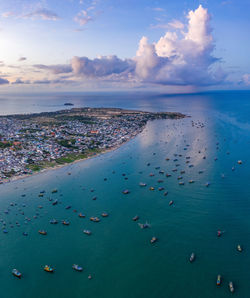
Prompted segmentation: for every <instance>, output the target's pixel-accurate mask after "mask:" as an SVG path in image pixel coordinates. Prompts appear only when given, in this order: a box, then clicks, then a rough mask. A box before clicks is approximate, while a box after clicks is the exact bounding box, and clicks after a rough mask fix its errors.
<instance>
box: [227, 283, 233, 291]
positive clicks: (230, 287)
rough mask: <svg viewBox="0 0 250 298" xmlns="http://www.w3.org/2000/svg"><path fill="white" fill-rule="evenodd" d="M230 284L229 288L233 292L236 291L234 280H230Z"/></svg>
mask: <svg viewBox="0 0 250 298" xmlns="http://www.w3.org/2000/svg"><path fill="white" fill-rule="evenodd" d="M228 286H229V290H230V292H231V293H233V292H234V285H233V282H232V281H230V282H229V284H228Z"/></svg>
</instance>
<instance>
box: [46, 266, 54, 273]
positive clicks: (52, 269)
mask: <svg viewBox="0 0 250 298" xmlns="http://www.w3.org/2000/svg"><path fill="white" fill-rule="evenodd" d="M43 270H44V271H46V272H49V273H53V272H54V270H55V269H54V268H53V267H51V266H49V265H45V266H44V267H43Z"/></svg>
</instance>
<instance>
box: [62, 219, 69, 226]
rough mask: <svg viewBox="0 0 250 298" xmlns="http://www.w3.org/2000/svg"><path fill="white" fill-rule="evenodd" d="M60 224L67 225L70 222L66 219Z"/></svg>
mask: <svg viewBox="0 0 250 298" xmlns="http://www.w3.org/2000/svg"><path fill="white" fill-rule="evenodd" d="M62 224H63V225H65V226H69V224H70V223H69V221H67V220H62Z"/></svg>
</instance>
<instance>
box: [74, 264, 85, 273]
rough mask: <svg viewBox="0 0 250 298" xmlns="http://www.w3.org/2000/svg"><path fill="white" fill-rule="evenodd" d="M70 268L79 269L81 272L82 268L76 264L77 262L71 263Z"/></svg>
mask: <svg viewBox="0 0 250 298" xmlns="http://www.w3.org/2000/svg"><path fill="white" fill-rule="evenodd" d="M72 268H73V269H74V270H76V271H79V272H81V271H82V270H83V268H82V267H81V266H79V265H77V264H73V265H72Z"/></svg>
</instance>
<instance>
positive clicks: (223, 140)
mask: <svg viewBox="0 0 250 298" xmlns="http://www.w3.org/2000/svg"><path fill="white" fill-rule="evenodd" d="M69 101H70V102H72V103H74V104H75V106H76V107H77V106H93V107H97V106H102V107H122V108H132V109H140V110H148V111H177V112H183V113H186V114H188V115H190V116H191V117H190V118H185V119H182V120H158V121H154V122H149V123H148V124H147V126H146V128H145V130H144V131H143V132H142V133H141V134H140V135H138V136H137V137H136V138H134V139H133V140H131V141H130V142H128V143H127V144H125V145H124V146H122V147H120V148H119V149H118V150H116V151H113V152H109V153H107V154H103V155H100V156H98V157H95V158H92V159H89V160H86V161H83V162H79V163H76V164H74V165H69V166H67V167H63V168H61V169H57V170H50V171H47V172H45V173H41V174H38V175H34V176H32V177H30V178H27V179H24V180H18V181H16V182H13V183H7V184H4V185H0V219H1V222H0V223H1V225H0V227H1V230H0V297H1V298H34V297H36V298H59V297H60V298H69V297H70V298H71V297H72V298H78V297H79V298H80V297H81V298H82V297H86V298H90V297H91V298H141V297H142V298H217V297H218V298H224V297H230V296H231V295H232V294H231V293H230V291H229V287H228V283H229V282H230V281H232V282H233V284H234V287H235V293H234V294H233V295H234V297H241V298H248V297H250V237H249V236H250V187H249V185H250V150H249V149H250V93H248V92H217V93H204V94H199V95H178V96H163V95H162V96H159V95H158V96H156V95H152V94H142V93H137V94H133V93H113V94H85V95H82V94H72V95H70V94H67V95H62V94H61V95H60V94H58V95H56V96H55V95H54V96H51V95H46V96H45V95H40V96H38V95H36V96H28V97H27V98H26V97H24V96H23V97H20V98H17V97H16V96H14V95H13V96H9V97H7V96H6V97H3V96H1V98H0V111H1V113H2V114H9V113H18V112H24V107H25V105H26V108H27V110H26V112H33V111H45V110H58V109H62V108H63V103H64V102H69ZM192 121H193V122H192ZM175 154H176V156H175ZM186 157H190V159H187V158H186ZM166 158H169V159H170V160H169V161H167V160H166ZM175 159H177V160H175ZM174 160H175V161H174ZM238 160H242V164H238V162H237V161H238ZM186 161H190V162H189V163H186ZM149 163H150V164H149ZM232 167H234V168H235V170H234V171H233V170H232ZM173 169H177V171H176V172H174V171H172V170H173ZM160 171H164V173H159V172H160ZM181 171H185V173H182V174H181V173H180V172H181ZM69 172H70V173H71V175H68V173H69ZM150 173H153V174H154V176H152V177H151V176H150ZM167 173H169V174H171V175H172V176H171V177H168V178H167V177H166V174H167ZM124 174H125V176H124ZM178 176H182V179H180V180H178V179H177V177H178ZM104 178H107V180H106V179H104ZM125 178H127V180H126V179H125ZM158 180H163V182H158ZM189 180H194V183H189ZM180 181H183V182H184V185H179V182H180ZM140 182H143V183H146V184H147V186H146V187H141V186H139V183H140ZM207 184H209V186H208V187H207V186H206V185H207ZM150 187H154V188H155V190H149V188H150ZM159 187H163V188H164V190H161V191H160V190H159ZM54 188H56V189H58V192H57V193H54V194H52V193H51V190H52V189H54ZM124 189H128V190H129V191H130V193H129V194H127V195H124V194H123V193H122V191H123V190H124ZM40 191H45V193H44V196H43V197H39V196H38V195H39V193H40ZM165 192H168V195H164V193H165ZM22 195H25V196H22ZM93 197H96V200H93ZM51 199H52V201H51ZM55 199H57V200H58V204H57V205H52V202H53V201H54V200H55ZM171 200H172V201H173V204H172V205H171V206H170V205H169V202H170V201H171ZM12 205H14V206H12ZM38 206H40V207H42V208H39V207H38ZM67 206H71V208H70V209H66V207H67ZM80 212H82V213H83V214H85V215H86V217H85V218H80V217H79V216H78V214H79V213H80ZM103 212H107V213H108V214H109V216H108V217H102V216H101V214H102V213H103ZM136 215H138V216H139V220H138V221H136V222H135V221H133V220H132V218H133V217H134V216H136ZM91 216H97V217H99V218H100V219H101V220H100V222H91V221H90V220H89V218H90V217H91ZM53 218H54V219H56V220H58V224H55V225H53V224H50V220H51V219H53ZM62 220H68V221H69V222H70V225H69V226H66V225H62V223H61V221H62ZM4 222H5V225H4ZM146 222H147V223H148V224H149V225H150V226H149V227H148V228H146V229H141V227H140V225H139V223H141V224H144V223H146ZM19 225H20V226H19ZM3 229H6V230H7V232H8V233H3ZM85 229H86V230H90V231H91V232H92V234H91V235H87V234H84V233H83V230H85ZM39 230H46V231H47V235H46V236H44V235H41V234H39V233H38V231H39ZM218 230H220V231H222V235H221V237H217V231H218ZM23 232H26V233H28V235H27V236H24V235H23ZM154 236H155V237H157V239H158V241H157V242H155V243H154V244H151V243H150V240H151V239H152V237H154ZM238 244H240V245H241V246H242V248H243V251H242V252H238V251H237V245H238ZM192 252H194V253H195V255H196V258H195V260H194V262H192V263H190V262H189V258H190V255H191V253H192ZM73 264H78V265H79V266H82V267H83V271H82V272H77V271H75V270H73V269H72V265H73ZM45 265H49V266H52V267H53V268H55V271H54V273H48V272H45V271H44V270H43V267H44V266H45ZM13 268H16V269H18V270H19V271H20V272H21V273H22V275H23V276H22V278H21V279H18V278H16V277H14V276H13V275H12V274H11V271H12V269H13ZM89 274H91V276H92V279H89V278H88V276H89ZM218 274H220V275H221V276H222V283H221V285H220V286H217V285H216V280H217V275H218Z"/></svg>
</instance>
